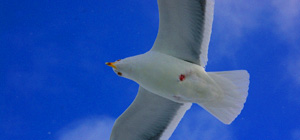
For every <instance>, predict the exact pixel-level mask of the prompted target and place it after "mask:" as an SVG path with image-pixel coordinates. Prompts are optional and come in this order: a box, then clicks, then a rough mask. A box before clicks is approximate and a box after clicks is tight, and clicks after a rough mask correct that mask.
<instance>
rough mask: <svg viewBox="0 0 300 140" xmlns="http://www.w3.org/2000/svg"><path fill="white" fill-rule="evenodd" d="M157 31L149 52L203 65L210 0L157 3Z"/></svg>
mask: <svg viewBox="0 0 300 140" xmlns="http://www.w3.org/2000/svg"><path fill="white" fill-rule="evenodd" d="M158 7H159V20H160V21H159V31H158V35H157V38H156V41H155V43H154V46H153V48H152V50H154V51H159V52H162V53H165V54H169V55H172V56H174V57H177V58H180V59H183V60H186V61H189V62H192V63H195V64H199V65H201V66H203V67H205V65H206V63H207V51H208V44H209V40H210V35H211V28H212V21H213V8H214V0H158Z"/></svg>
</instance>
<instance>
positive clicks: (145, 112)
mask: <svg viewBox="0 0 300 140" xmlns="http://www.w3.org/2000/svg"><path fill="white" fill-rule="evenodd" d="M191 105H192V104H191V103H185V104H182V103H176V102H173V101H171V100H168V99H166V98H163V97H160V96H158V95H156V94H154V93H151V92H149V91H147V90H145V89H144V88H143V87H140V88H139V92H138V95H137V97H136V98H135V100H134V102H133V103H132V104H131V105H130V107H129V108H128V109H127V110H126V111H125V112H124V113H123V114H122V115H121V116H120V117H119V118H118V119H117V120H116V121H115V124H114V126H113V129H112V133H111V137H110V140H167V139H168V138H169V137H170V136H171V135H172V133H173V131H174V130H175V128H176V127H177V125H178V123H179V121H180V120H181V118H182V117H183V115H184V114H185V112H186V111H187V110H188V109H190V107H191Z"/></svg>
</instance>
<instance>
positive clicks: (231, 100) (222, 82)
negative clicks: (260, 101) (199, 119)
mask: <svg viewBox="0 0 300 140" xmlns="http://www.w3.org/2000/svg"><path fill="white" fill-rule="evenodd" d="M208 75H209V76H210V77H211V78H212V79H213V80H214V81H215V82H216V83H217V84H218V85H219V86H220V87H221V89H222V90H223V93H224V97H223V98H222V99H221V100H217V101H213V102H208V103H201V104H199V105H200V106H202V107H203V108H204V109H205V110H207V111H208V112H210V113H211V114H212V115H214V116H215V117H216V118H217V119H219V120H220V121H221V122H223V123H225V124H230V123H231V122H232V121H233V120H234V119H235V118H236V117H237V116H238V115H239V114H240V112H241V111H242V109H243V107H244V103H245V102H246V98H247V96H248V87H249V73H248V72H247V71H245V70H236V71H224V72H208Z"/></svg>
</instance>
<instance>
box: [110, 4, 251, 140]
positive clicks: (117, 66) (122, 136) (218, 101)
mask: <svg viewBox="0 0 300 140" xmlns="http://www.w3.org/2000/svg"><path fill="white" fill-rule="evenodd" d="M157 3H158V9H159V30H158V34H157V37H156V40H155V42H154V44H153V46H152V48H151V49H150V50H149V51H148V52H146V53H144V54H139V55H135V56H131V57H127V58H124V59H119V60H117V61H115V62H106V63H105V64H106V65H108V66H110V67H112V69H113V71H114V72H115V73H116V74H117V75H118V76H120V77H124V78H127V79H129V80H132V81H134V82H136V83H138V84H139V89H138V93H137V96H136V98H135V99H134V101H133V102H132V104H131V105H130V106H129V107H128V108H127V109H126V111H125V112H123V113H122V115H120V116H119V117H118V118H117V120H116V121H115V123H114V125H113V128H112V132H111V136H110V140H167V139H169V138H170V137H171V135H172V133H173V132H174V130H175V129H176V127H177V125H178V124H179V122H180V120H181V119H182V118H183V116H184V114H185V112H186V111H187V110H189V109H190V107H191V105H192V104H197V105H199V106H201V107H202V108H203V109H205V110H206V111H208V112H209V113H210V114H212V116H214V117H215V118H217V120H219V121H221V122H222V123H224V124H231V123H232V121H233V120H235V118H236V117H237V116H238V115H239V114H240V113H241V111H242V109H243V107H244V104H245V102H246V98H247V96H248V89H249V82H250V81H249V78H250V76H249V73H248V72H247V71H246V70H233V71H219V72H206V71H205V67H206V64H207V61H208V58H207V53H208V46H209V42H210V36H211V31H212V23H213V15H214V14H213V13H214V4H215V1H214V0H157Z"/></svg>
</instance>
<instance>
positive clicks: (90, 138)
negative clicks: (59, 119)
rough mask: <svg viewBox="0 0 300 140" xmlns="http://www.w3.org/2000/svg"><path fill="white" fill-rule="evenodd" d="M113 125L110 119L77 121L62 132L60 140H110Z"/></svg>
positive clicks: (112, 120)
mask: <svg viewBox="0 0 300 140" xmlns="http://www.w3.org/2000/svg"><path fill="white" fill-rule="evenodd" d="M113 123H114V119H112V118H108V117H100V118H92V119H85V120H81V121H77V122H75V123H72V124H71V125H69V126H67V127H66V128H64V129H63V130H61V131H60V132H59V136H58V140H108V139H109V137H110V132H111V129H112V126H113Z"/></svg>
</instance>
